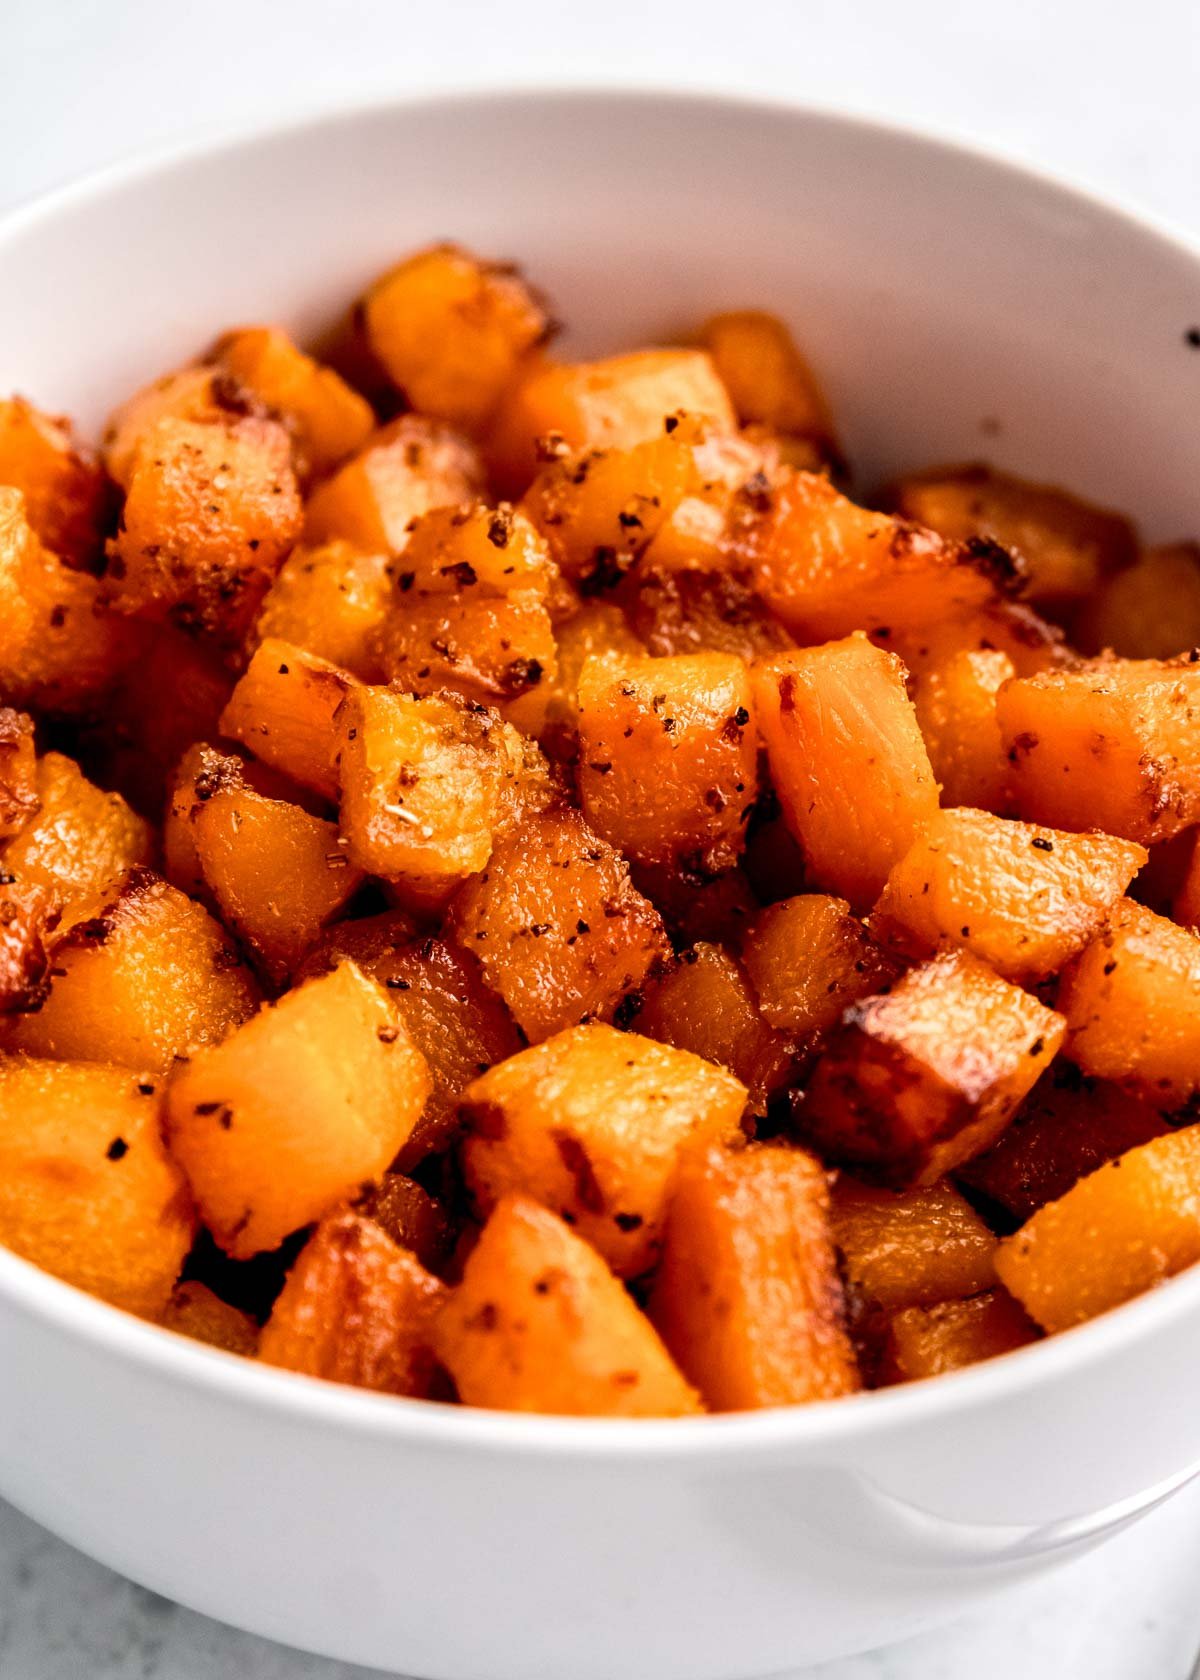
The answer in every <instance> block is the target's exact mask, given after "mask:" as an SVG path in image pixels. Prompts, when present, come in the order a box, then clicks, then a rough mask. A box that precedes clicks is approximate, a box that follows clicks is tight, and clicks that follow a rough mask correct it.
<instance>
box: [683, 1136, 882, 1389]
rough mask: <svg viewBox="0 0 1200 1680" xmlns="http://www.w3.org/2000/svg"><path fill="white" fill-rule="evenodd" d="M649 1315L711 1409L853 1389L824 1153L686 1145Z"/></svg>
mask: <svg viewBox="0 0 1200 1680" xmlns="http://www.w3.org/2000/svg"><path fill="white" fill-rule="evenodd" d="M650 1315H651V1318H652V1319H653V1321H654V1323H655V1324H656V1325H657V1326H658V1329H659V1332H660V1333H661V1335H662V1338H663V1340H664V1341H665V1342H666V1344H667V1347H668V1348H669V1349H670V1350H671V1352H672V1353H673V1354H674V1356H675V1359H676V1360H677V1362H678V1364H679V1366H680V1368H681V1369H682V1371H683V1373H684V1375H685V1376H687V1377H688V1378H689V1379H690V1380H691V1381H692V1382H693V1383H694V1384H695V1385H696V1387H697V1388H698V1389H699V1391H700V1393H701V1395H702V1396H703V1398H704V1400H705V1401H706V1402H707V1404H708V1405H709V1406H710V1407H711V1408H712V1410H713V1411H718V1412H739V1411H750V1410H754V1409H756V1408H758V1407H761V1406H796V1405H803V1404H805V1403H806V1402H809V1401H813V1400H833V1399H836V1398H837V1397H838V1396H840V1395H843V1394H850V1393H853V1392H854V1390H855V1389H857V1388H858V1387H859V1386H860V1379H859V1373H858V1366H857V1364H856V1363H855V1358H854V1351H853V1349H852V1347H851V1345H850V1340H849V1337H848V1336H847V1334H846V1328H845V1323H844V1317H843V1312H842V1292H841V1284H840V1282H839V1279H838V1272H837V1258H836V1256H835V1254H834V1249H833V1242H832V1240H831V1237H830V1228H829V1189H828V1185H827V1182H826V1177H825V1171H824V1168H823V1167H822V1166H821V1164H820V1162H819V1161H817V1160H815V1159H814V1158H813V1157H812V1156H811V1155H809V1154H807V1153H806V1152H805V1151H803V1150H798V1149H780V1148H775V1147H754V1146H752V1147H751V1148H749V1149H744V1150H738V1151H730V1150H722V1149H705V1150H701V1149H690V1150H688V1151H687V1153H686V1155H685V1157H684V1159H683V1160H682V1161H681V1163H680V1167H679V1171H678V1174H677V1176H676V1181H675V1188H674V1191H673V1193H672V1196H671V1205H670V1212H669V1215H668V1219H667V1235H666V1246H665V1248H664V1250H663V1258H662V1264H661V1265H660V1267H659V1269H658V1275H657V1277H656V1279H655V1283H654V1290H653V1293H652V1295H651V1300H650Z"/></svg>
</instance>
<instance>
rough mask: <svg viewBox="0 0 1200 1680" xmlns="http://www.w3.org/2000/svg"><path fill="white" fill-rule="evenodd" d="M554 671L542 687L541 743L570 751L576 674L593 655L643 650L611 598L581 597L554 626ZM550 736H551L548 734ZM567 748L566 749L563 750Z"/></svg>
mask: <svg viewBox="0 0 1200 1680" xmlns="http://www.w3.org/2000/svg"><path fill="white" fill-rule="evenodd" d="M554 641H555V652H556V659H555V663H556V667H557V669H556V671H555V675H554V676H553V678H551V679H550V681H549V682H548V684H547V688H546V696H545V698H546V725H545V726H544V727H545V728H547V729H548V731H549V736H548V735H547V734H543V737H542V740H543V744H544V745H545V746H546V749H547V751H549V752H551V753H552V754H553V751H554V748H555V746H560V745H561V746H563V748H564V750H565V751H567V756H569V755H570V751H573V749H574V745H575V739H576V730H577V726H578V722H579V719H578V715H577V714H578V711H579V678H580V676H581V675H582V673H583V668H584V666H585V665H586V664H587V662H588V660H589V659H591V658H592V656H593V655H603V654H607V653H614V654H632V655H633V656H635V657H636V656H637V655H639V654H641V653H643V652H644V651H645V649H644V648H643V647H642V644H641V642H640V641H639V640H638V638H637V637H636V636H635V635H634V633H633V631H632V630H631V629H630V628H629V625H628V623H627V621H626V618H625V614H624V613H623V612H622V611H621V609H620V607H618V606H614V605H613V603H612V602H611V601H582V602H580V603H579V606H578V607H577V609H576V610H575V611H574V612H572V614H571V616H570V617H569V618H567V619H566V620H564V621H563V622H562V623H561V624H557V625H556V626H555V629H554ZM551 737H552V738H551ZM567 749H569V750H567Z"/></svg>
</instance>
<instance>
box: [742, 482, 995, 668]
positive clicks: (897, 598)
mask: <svg viewBox="0 0 1200 1680" xmlns="http://www.w3.org/2000/svg"><path fill="white" fill-rule="evenodd" d="M731 552H732V554H733V556H734V557H735V560H736V562H737V563H738V564H741V565H743V566H745V567H747V568H749V571H750V573H751V575H752V577H753V579H754V582H755V586H756V587H757V589H758V590H759V592H760V593H761V594H762V596H763V597H764V599H765V600H766V602H767V604H768V606H769V607H770V608H771V610H772V611H773V612H774V613H776V614H777V616H778V617H779V618H780V619H782V620H783V622H784V624H785V625H786V626H787V627H788V629H789V630H791V631H792V632H793V633H794V634H796V635H797V636H799V637H800V638H801V639H803V640H808V641H819V640H821V639H822V638H824V637H830V636H846V635H849V633H850V632H851V631H853V630H860V629H866V630H875V629H876V628H877V627H879V626H883V627H886V628H887V629H889V630H891V631H895V630H897V629H909V630H911V629H915V628H918V627H920V626H922V625H925V624H930V623H934V624H936V623H939V622H940V621H942V620H943V619H945V618H946V617H948V616H951V615H953V614H958V613H969V612H972V611H976V610H978V609H979V608H980V607H983V606H986V605H988V604H989V603H991V602H994V601H996V600H997V599H999V598H1000V597H1002V596H1003V595H1004V594H1005V593H1008V592H1011V591H1012V590H1013V589H1014V588H1015V586H1016V584H1017V583H1018V581H1019V579H1020V569H1019V566H1018V564H1017V562H1016V561H1015V560H1014V559H1013V558H1012V556H1011V555H1009V554H1008V553H1007V552H1006V551H1005V550H1004V549H1002V548H1001V547H999V545H998V544H996V543H993V542H990V541H986V540H984V539H981V538H976V539H972V540H970V541H968V542H963V543H958V542H951V541H949V540H948V539H947V538H945V537H941V536H938V535H937V534H936V533H935V532H933V531H928V530H924V529H923V528H922V527H920V526H917V525H911V524H909V523H907V522H906V521H904V520H898V519H894V518H892V517H891V516H890V515H888V514H884V513H872V512H870V511H869V510H868V509H866V508H861V507H857V506H856V505H855V504H854V503H853V502H851V501H848V500H847V498H846V497H845V496H843V495H841V494H840V493H839V492H838V491H837V490H835V489H834V487H833V485H832V484H830V482H829V480H828V479H827V478H825V477H824V476H823V475H822V474H820V473H805V472H793V473H789V474H786V475H785V476H784V477H783V479H782V481H781V482H779V483H777V484H775V485H773V486H767V487H766V488H764V489H763V490H761V491H760V492H758V493H756V494H754V495H751V496H748V497H745V498H743V500H742V504H741V511H740V515H739V516H738V517H737V518H736V522H735V529H734V532H733V537H732V544H731Z"/></svg>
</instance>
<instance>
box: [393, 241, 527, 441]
mask: <svg viewBox="0 0 1200 1680" xmlns="http://www.w3.org/2000/svg"><path fill="white" fill-rule="evenodd" d="M362 311H363V324H364V327H365V329H366V335H367V342H368V344H369V345H370V347H371V350H372V351H373V353H374V354H375V356H376V357H377V359H378V360H379V362H380V363H381V364H382V366H383V367H384V368H386V370H387V372H388V375H389V376H390V378H391V379H392V380H393V381H394V382H395V384H397V385H398V386H399V387H400V389H401V390H402V391H403V392H404V395H405V397H406V398H407V399H408V402H409V404H410V405H411V407H413V408H415V409H418V410H419V411H420V412H421V413H422V414H431V415H433V416H434V418H435V419H438V420H449V421H450V422H451V423H452V424H453V425H455V426H462V427H463V428H464V429H465V430H466V431H475V430H477V429H478V428H479V427H480V426H482V425H483V423H484V422H485V421H486V420H487V418H488V416H489V415H490V414H491V412H492V410H493V409H494V408H495V406H496V404H497V402H499V400H500V396H501V394H502V392H503V391H504V389H505V387H506V386H507V385H508V384H509V382H510V381H511V380H512V378H513V375H514V374H515V372H516V370H517V367H518V364H519V363H520V361H521V358H522V357H523V356H524V354H525V353H526V351H528V350H531V349H533V347H534V346H535V345H537V344H540V343H541V342H542V341H543V340H544V339H545V338H547V337H548V336H549V334H550V332H551V331H552V330H553V323H552V322H551V320H550V318H549V316H548V315H547V313H546V309H545V305H544V303H543V301H542V299H541V298H540V297H539V296H538V294H537V293H536V292H535V291H534V290H533V289H532V288H531V287H530V286H529V285H528V284H527V283H526V282H525V280H524V279H522V277H521V274H520V272H519V270H518V269H516V268H514V267H513V266H512V264H511V263H495V262H484V261H483V260H482V259H481V258H479V257H476V256H473V255H472V254H471V252H470V251H465V250H463V248H462V247H461V246H459V245H432V246H430V247H429V248H428V249H427V250H424V251H418V252H416V254H415V255H414V256H411V257H406V258H405V260H404V261H403V262H401V263H398V264H397V265H396V267H395V268H392V269H389V270H388V272H387V273H386V274H383V275H381V276H380V277H379V279H378V280H376V281H375V282H374V284H373V285H372V286H371V287H370V288H369V290H368V292H367V295H366V297H365V298H364V299H363V303H362Z"/></svg>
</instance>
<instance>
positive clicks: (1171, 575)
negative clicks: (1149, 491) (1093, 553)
mask: <svg viewBox="0 0 1200 1680" xmlns="http://www.w3.org/2000/svg"><path fill="white" fill-rule="evenodd" d="M1073 630H1074V640H1075V641H1076V642H1077V644H1078V645H1079V646H1080V647H1081V648H1083V650H1084V651H1085V652H1086V653H1103V652H1105V650H1106V649H1107V650H1109V651H1111V652H1112V653H1117V654H1120V655H1121V657H1122V658H1124V659H1171V658H1173V657H1174V656H1175V654H1177V653H1187V652H1189V651H1190V650H1191V649H1192V648H1194V647H1196V646H1198V645H1200V544H1197V543H1194V542H1182V543H1167V544H1164V546H1163V547H1161V548H1148V549H1146V551H1145V552H1144V553H1143V554H1141V555H1139V557H1138V559H1137V561H1136V563H1135V564H1134V565H1132V566H1127V567H1126V568H1125V570H1124V571H1121V572H1117V573H1116V575H1115V576H1114V577H1110V578H1106V579H1105V581H1104V583H1103V584H1102V585H1101V586H1100V588H1099V589H1098V590H1097V591H1096V593H1095V594H1094V595H1092V596H1090V597H1089V598H1088V599H1087V600H1086V601H1084V602H1083V604H1082V606H1081V608H1080V610H1079V612H1078V613H1077V614H1076V616H1075V619H1074V622H1073Z"/></svg>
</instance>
